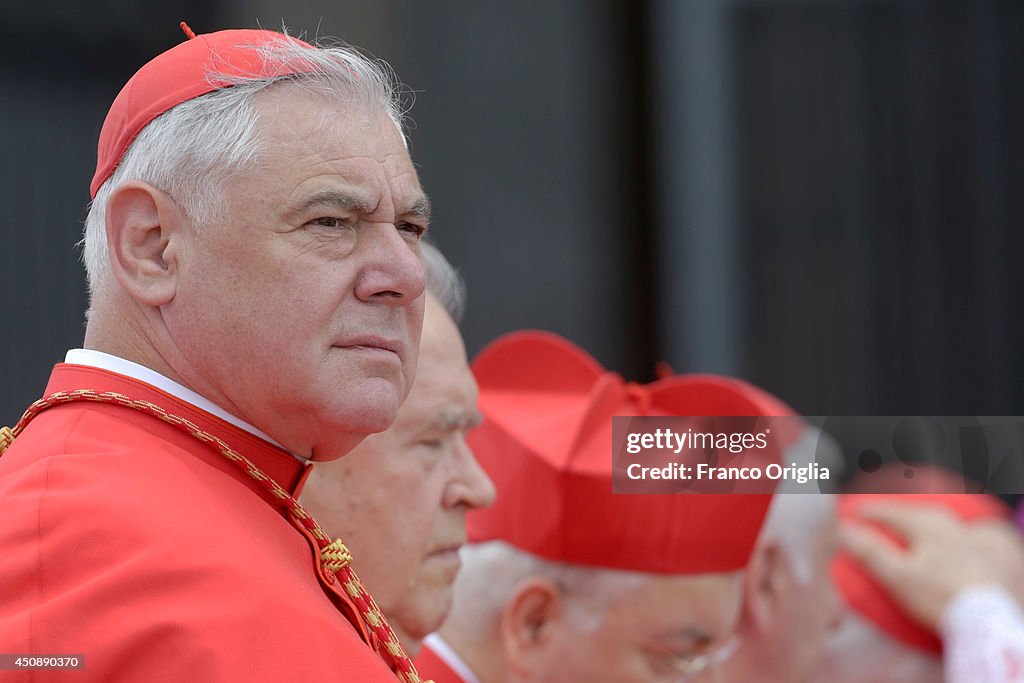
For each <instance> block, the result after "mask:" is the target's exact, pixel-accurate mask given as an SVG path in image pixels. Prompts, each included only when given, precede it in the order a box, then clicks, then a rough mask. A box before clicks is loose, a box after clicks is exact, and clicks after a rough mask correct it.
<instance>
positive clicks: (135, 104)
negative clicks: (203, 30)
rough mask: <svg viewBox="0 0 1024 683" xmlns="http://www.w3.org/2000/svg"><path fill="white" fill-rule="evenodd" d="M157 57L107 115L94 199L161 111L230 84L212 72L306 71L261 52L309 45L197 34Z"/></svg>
mask: <svg viewBox="0 0 1024 683" xmlns="http://www.w3.org/2000/svg"><path fill="white" fill-rule="evenodd" d="M182 28H183V29H184V30H185V33H186V35H187V36H188V37H189V39H188V40H186V41H185V42H183V43H179V44H178V45H175V46H174V47H172V48H171V49H170V50H167V51H166V52H164V53H162V54H159V55H157V56H156V57H155V58H153V59H152V60H150V61H149V62H148V63H147V64H146V65H145V66H143V67H142V68H141V69H139V70H138V71H136V72H135V75H134V76H132V77H131V79H129V81H128V83H126V84H125V86H124V88H122V89H121V92H120V93H118V95H117V97H116V98H115V99H114V103H113V104H112V105H111V106H110V111H109V112H107V118H106V119H105V120H104V122H103V128H102V129H101V131H100V141H99V147H98V150H97V155H96V173H95V174H94V175H93V178H92V183H91V184H90V185H89V194H90V195H91V196H92V197H94V198H95V197H96V192H97V191H98V190H99V189H100V186H101V185H102V184H103V183H104V182H105V181H106V180H107V178H109V177H110V175H111V174H112V173H113V172H114V169H116V168H117V165H118V164H119V163H121V158H122V157H123V156H124V153H125V152H126V151H127V150H128V146H129V145H130V144H131V143H132V141H133V140H135V137H136V136H137V135H138V134H139V132H140V131H141V130H142V129H143V128H145V127H146V125H147V124H149V122H150V121H152V120H153V119H155V118H156V117H157V116H159V115H160V114H163V113H164V112H165V111H167V110H169V109H171V108H173V107H176V106H177V105H179V104H181V103H182V102H186V101H188V100H191V99H194V98H196V97H199V96H200V95H205V94H206V93H209V92H213V91H214V90H219V89H221V88H223V87H226V86H228V85H230V82H228V81H225V80H223V79H217V78H213V77H212V76H211V75H212V74H220V75H223V76H228V77H232V76H234V77H246V78H253V77H255V78H272V77H275V76H285V75H288V74H294V73H300V72H302V71H305V70H306V69H308V65H306V66H304V65H303V64H301V63H298V64H293V65H288V64H285V65H281V64H274V65H273V66H268V65H267V64H266V63H265V61H264V59H263V55H262V53H261V51H260V48H265V47H268V46H271V45H274V44H287V43H289V42H290V43H295V44H298V45H305V46H309V44H308V43H306V42H303V41H301V40H298V39H296V38H292V37H290V36H286V35H284V34H282V33H277V32H275V31H265V30H256V29H239V30H231V31H218V32H216V33H208V34H203V35H195V34H193V33H192V32H191V30H189V29H188V27H187V26H184V25H183V26H182Z"/></svg>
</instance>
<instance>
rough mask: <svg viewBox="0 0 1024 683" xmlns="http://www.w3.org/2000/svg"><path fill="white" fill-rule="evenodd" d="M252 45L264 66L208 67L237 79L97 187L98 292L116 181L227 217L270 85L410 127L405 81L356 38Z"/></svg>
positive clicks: (193, 211)
mask: <svg viewBox="0 0 1024 683" xmlns="http://www.w3.org/2000/svg"><path fill="white" fill-rule="evenodd" d="M321 44H322V43H321ZM240 47H246V46H240ZM252 49H253V50H254V51H256V52H258V53H259V55H260V57H261V59H262V61H263V65H264V66H263V68H262V69H261V71H260V73H259V74H253V75H251V76H246V75H235V74H232V75H226V74H221V73H217V72H213V73H210V74H208V76H207V78H208V79H209V80H210V81H211V82H213V83H226V84H227V85H228V86H230V87H221V88H220V89H218V90H214V91H213V92H210V93H207V94H205V95H202V96H200V97H197V98H194V99H191V100H188V101H186V102H183V103H181V104H179V105H177V106H175V107H173V108H171V109H169V110H168V111H166V112H164V113H163V114H161V115H160V116H158V117H157V118H156V119H154V120H153V121H151V122H150V123H149V124H148V125H147V126H146V127H144V128H143V129H142V130H141V131H140V132H139V134H138V136H137V137H136V138H135V139H134V141H132V143H131V145H130V146H129V147H128V149H127V151H126V152H125V154H124V156H123V157H122V159H121V160H120V163H119V164H118V166H117V168H116V170H115V171H114V172H113V174H111V176H110V177H109V178H107V179H106V181H105V182H104V183H103V184H102V185H101V186H100V188H99V189H98V190H97V192H96V197H95V198H94V199H93V201H92V203H91V205H90V207H89V214H88V216H87V218H86V220H85V235H84V238H83V239H82V244H83V245H84V249H83V261H84V263H85V269H86V273H87V274H88V278H89V291H90V294H91V295H92V297H93V298H95V296H96V293H97V291H98V289H99V288H100V286H101V284H102V282H103V281H104V279H105V278H106V275H107V274H108V273H109V270H110V264H109V261H108V254H107V240H106V227H105V222H106V209H107V202H108V200H109V199H110V195H111V193H112V192H113V191H114V189H116V188H117V187H118V186H119V185H121V184H122V183H124V182H127V181H131V180H138V181H142V182H146V183H149V184H150V185H153V186H154V187H157V188H159V189H160V190H163V191H164V192H167V193H168V194H170V195H171V196H172V197H173V198H174V199H175V201H177V202H178V203H179V204H180V205H181V206H182V208H183V209H184V210H185V211H186V212H187V213H188V215H189V217H190V218H191V219H192V221H193V222H194V223H195V224H197V225H200V226H201V225H205V224H209V223H210V222H212V221H213V220H215V219H216V218H218V217H220V216H221V215H222V213H223V205H224V198H223V196H222V193H221V187H220V184H221V182H223V180H224V178H225V177H227V176H228V175H229V174H231V173H234V172H238V171H242V170H245V169H247V168H251V167H252V166H254V165H255V163H256V162H257V161H258V157H259V154H260V152H261V144H262V142H263V140H262V138H261V136H260V129H259V123H260V116H259V111H258V109H257V108H256V106H255V101H256V97H257V95H258V94H259V93H261V92H263V91H264V90H266V89H267V88H269V87H270V86H273V85H277V84H282V86H283V87H289V88H293V87H294V88H301V89H302V90H304V91H306V92H309V93H313V94H317V95H321V96H324V97H328V98H332V99H337V100H340V101H341V102H343V103H351V102H358V103H359V104H362V105H364V106H366V107H367V108H373V107H376V108H379V109H381V110H382V111H384V112H385V113H386V114H387V115H388V116H389V117H390V118H391V119H392V120H393V121H394V122H395V124H396V126H398V128H399V130H402V120H403V117H404V114H405V109H404V105H403V103H402V100H401V89H400V86H399V84H398V81H397V80H396V78H395V76H394V72H393V71H392V70H391V68H390V67H389V66H388V65H387V64H386V63H384V62H382V61H377V60H372V59H370V58H368V57H365V56H363V55H362V54H360V53H359V52H358V51H356V50H355V49H354V48H352V47H349V46H345V45H329V46H322V47H321V46H316V47H313V46H307V45H303V44H302V43H299V42H297V41H295V40H292V39H288V38H286V37H285V34H283V35H282V37H281V40H274V41H270V42H268V43H266V44H264V45H258V46H252ZM289 72H298V73H289ZM266 74H272V75H270V76H268V75H266ZM273 74H277V75H273ZM403 139H404V136H403Z"/></svg>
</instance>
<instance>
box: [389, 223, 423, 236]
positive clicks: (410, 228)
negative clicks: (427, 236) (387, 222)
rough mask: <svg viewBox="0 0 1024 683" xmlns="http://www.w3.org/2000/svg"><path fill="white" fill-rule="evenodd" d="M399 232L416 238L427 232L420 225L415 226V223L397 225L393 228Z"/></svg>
mask: <svg viewBox="0 0 1024 683" xmlns="http://www.w3.org/2000/svg"><path fill="white" fill-rule="evenodd" d="M395 227H396V228H398V230H399V231H400V232H405V233H408V234H410V235H412V236H414V237H416V238H420V237H422V236H423V233H425V232H426V231H427V229H426V227H424V226H422V225H416V224H415V223H404V222H403V223H399V224H397V225H396V226H395Z"/></svg>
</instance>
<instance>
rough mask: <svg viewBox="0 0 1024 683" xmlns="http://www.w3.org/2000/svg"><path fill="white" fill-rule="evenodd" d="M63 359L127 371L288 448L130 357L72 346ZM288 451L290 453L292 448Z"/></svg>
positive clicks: (212, 413) (117, 371)
mask: <svg viewBox="0 0 1024 683" xmlns="http://www.w3.org/2000/svg"><path fill="white" fill-rule="evenodd" d="M64 362H65V363H70V364H72V365H86V366H88V367H91V368H99V369H101V370H108V371H109V372H116V373H117V374H119V375H124V376H125V377H131V378H132V379H137V380H139V381H140V382H145V383H146V384H149V385H150V386H154V387H156V388H157V389H160V390H162V391H166V392H167V393H168V394H170V395H171V396H175V397H177V398H180V399H181V400H182V401H185V402H186V403H191V404H192V405H194V406H195V407H196V408H199V409H200V410H205V411H206V412H208V413H210V414H211V415H216V416H217V417H219V418H220V419H222V420H224V421H225V422H228V423H230V424H233V425H235V426H236V427H238V428H239V429H244V430H245V431H247V432H249V433H250V434H252V435H253V436H258V437H259V438H261V439H263V440H264V441H266V442H268V443H272V444H274V445H275V446H277V447H278V448H281V449H284V450H285V451H288V449H287V448H285V447H284V446H282V445H281V444H279V443H278V442H277V441H274V440H273V439H271V438H270V437H269V436H267V434H265V433H264V432H262V431H260V430H259V429H257V428H256V427H253V426H252V425H251V424H249V423H248V422H246V421H245V420H241V419H239V418H237V417H235V416H234V415H232V414H231V413H229V412H228V411H226V410H224V409H223V408H221V407H220V406H219V405H217V404H216V403H214V402H213V401H211V400H210V399H208V398H205V397H203V396H200V395H199V394H197V393H196V392H194V391H192V390H191V389H189V388H188V387H186V386H183V385H181V384H178V383H177V382H175V381H174V380H173V379H170V378H169V377H164V376H163V375H161V374H160V373H159V372H157V371H156V370H152V369H150V368H147V367H146V366H145V365H139V364H138V363H133V362H132V361H130V360H125V359H124V358H120V357H118V356H112V355H110V354H109V353H103V352H102V351H93V350H92V349H71V350H70V351H68V352H67V355H66V356H64ZM288 452H289V453H291V451H288ZM292 455H294V456H295V457H296V458H297V459H298V460H299V462H301V463H303V464H305V463H306V462H307V460H306V458H303V457H302V456H301V455H296V454H295V453H292Z"/></svg>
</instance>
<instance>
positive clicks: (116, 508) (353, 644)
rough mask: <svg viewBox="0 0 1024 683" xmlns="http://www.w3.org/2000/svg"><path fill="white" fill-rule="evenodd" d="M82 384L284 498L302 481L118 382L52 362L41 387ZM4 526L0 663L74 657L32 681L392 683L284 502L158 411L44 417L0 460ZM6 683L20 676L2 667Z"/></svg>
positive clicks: (236, 439)
mask: <svg viewBox="0 0 1024 683" xmlns="http://www.w3.org/2000/svg"><path fill="white" fill-rule="evenodd" d="M76 389H92V390H95V391H98V392H108V391H112V392H118V393H120V394H124V395H127V396H128V397H130V398H131V399H136V400H138V399H143V400H146V401H150V402H152V403H154V404H156V405H157V406H159V407H160V408H163V409H164V410H166V411H167V412H169V413H172V414H175V415H178V416H181V417H184V418H187V419H188V420H190V421H192V422H193V423H195V424H196V425H198V426H199V427H200V429H202V430H204V431H207V432H209V433H211V434H213V435H215V436H217V437H219V438H220V439H222V440H223V441H225V442H226V443H227V444H228V445H229V446H231V447H232V448H234V449H235V450H236V451H238V452H239V453H241V454H243V455H245V456H246V457H247V458H248V459H249V460H251V461H252V462H253V463H255V464H256V466H257V467H259V468H260V469H261V470H262V471H263V472H265V473H266V474H268V475H269V476H270V477H272V478H273V479H274V480H275V481H277V482H278V483H279V484H280V485H281V486H282V487H283V488H284V489H286V490H287V491H288V492H290V493H291V494H292V495H293V496H296V495H298V490H299V489H300V488H301V486H302V483H303V481H304V479H305V477H306V475H307V473H308V469H309V466H304V465H302V464H301V463H300V462H299V461H298V460H297V459H295V458H294V457H293V456H292V455H290V454H289V453H287V452H286V451H284V450H281V449H280V448H277V447H275V446H273V445H272V444H269V443H267V442H266V441H263V440H261V439H259V438H257V437H255V436H253V435H251V434H249V433H248V432H246V431H244V430H242V429H239V428H237V427H234V426H233V425H230V424H228V423H226V422H224V421H223V420H220V419H219V418H217V417H215V416H213V415H210V414H208V413H206V412H204V411H201V410H199V409H197V408H196V407H195V406H192V405H190V404H188V403H186V402H183V401H181V400H180V399H177V398H175V397H173V396H170V395H169V394H166V393H164V392H163V391H160V390H158V389H155V388H153V387H151V386H149V385H147V384H144V383H142V382H138V381H135V380H133V379H129V378H126V377H123V376H121V375H117V374H114V373H111V372H107V371H104V370H99V369H95V368H88V367H83V366H76V365H58V366H57V367H56V368H55V370H54V373H53V375H52V376H51V379H50V383H49V385H48V386H47V392H46V393H47V395H49V394H51V393H53V392H57V391H71V390H76ZM0 520H2V523H0V549H2V550H0V652H3V653H23V654H33V655H70V654H84V655H85V669H84V671H64V672H54V671H46V672H35V674H34V675H35V678H34V679H32V680H43V679H45V680H48V681H49V680H73V681H79V682H80V681H123V680H128V681H136V680H137V681H147V682H148V681H188V683H197V682H198V681H235V680H246V681H352V682H358V683H364V682H371V683H372V682H373V681H387V682H388V683H393V682H394V681H395V677H394V675H393V674H392V673H391V672H390V671H389V670H388V668H387V666H386V665H385V664H384V662H383V661H382V660H381V659H380V657H379V656H378V655H377V654H376V653H375V652H374V651H373V650H372V649H371V648H370V647H369V646H368V645H367V642H369V641H370V639H369V637H368V635H367V629H366V627H365V625H364V624H363V623H362V621H361V620H360V619H359V618H358V617H357V616H356V610H355V608H354V607H353V605H352V603H351V602H350V601H349V599H348V598H347V597H346V596H345V595H344V593H343V592H342V591H341V588H340V584H338V583H336V582H335V583H334V584H333V585H331V586H325V585H323V584H324V583H325V582H322V581H321V580H320V579H318V573H322V570H321V569H320V563H319V562H318V560H317V557H316V555H315V554H314V551H313V546H312V545H311V538H310V537H304V533H303V532H300V531H299V530H298V529H297V528H296V527H295V526H293V525H292V524H291V523H290V522H289V521H288V520H287V519H286V517H285V514H284V508H283V506H282V505H281V503H280V502H279V501H277V500H275V499H274V498H273V497H272V496H271V495H270V494H269V493H268V492H267V491H266V489H265V488H263V487H262V486H261V485H260V484H259V483H257V482H256V481H255V480H253V479H251V478H250V477H249V476H248V475H246V474H245V473H244V472H243V471H242V470H241V469H239V468H238V467H237V466H236V465H234V464H232V463H231V462H229V461H228V460H227V459H226V458H225V457H224V456H222V455H220V454H219V453H217V452H216V451H215V450H213V449H212V448H211V447H209V446H208V445H206V444H204V443H202V442H200V441H198V440H196V439H195V438H194V437H192V436H190V435H189V434H186V433H185V432H183V431H180V430H179V429H177V428H176V427H173V426H171V425H169V424H166V423H165V422H163V421H161V420H160V419H158V418H156V417H152V416H150V415H146V414H144V413H140V412H138V411H136V410H134V409H131V408H127V407H123V406H118V405H113V404H108V403H91V402H73V403H67V404H64V405H59V406H56V407H53V408H50V409H47V410H45V411H44V412H43V413H41V414H40V415H39V416H38V417H36V418H35V419H34V420H33V421H32V422H31V423H30V424H29V425H28V427H27V428H26V429H25V431H24V432H23V433H22V434H21V435H20V436H18V438H17V439H15V441H14V443H13V444H12V445H11V446H10V447H9V449H8V450H7V452H6V453H5V454H4V455H3V457H0ZM330 580H333V577H331V579H330ZM9 678H11V679H15V680H29V674H28V673H27V672H22V673H20V674H19V673H12V672H10V671H0V680H9Z"/></svg>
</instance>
